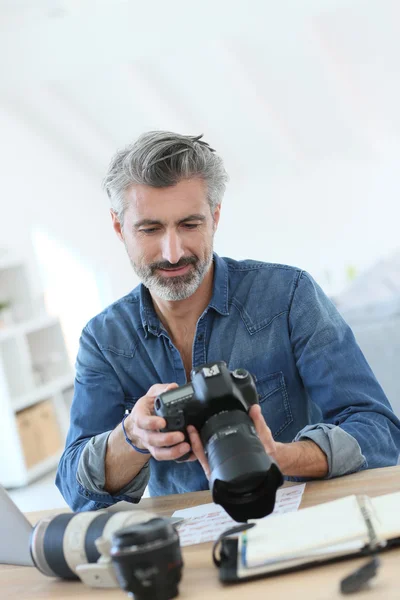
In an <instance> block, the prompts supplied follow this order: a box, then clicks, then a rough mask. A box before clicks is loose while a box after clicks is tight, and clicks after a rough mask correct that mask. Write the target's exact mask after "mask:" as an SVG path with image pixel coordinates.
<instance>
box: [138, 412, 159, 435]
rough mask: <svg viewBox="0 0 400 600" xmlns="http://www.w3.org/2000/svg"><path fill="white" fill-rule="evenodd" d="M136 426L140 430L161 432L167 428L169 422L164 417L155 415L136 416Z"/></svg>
mask: <svg viewBox="0 0 400 600" xmlns="http://www.w3.org/2000/svg"><path fill="white" fill-rule="evenodd" d="M135 425H136V427H137V428H138V429H147V430H149V431H159V430H160V429H164V427H166V426H167V422H166V420H165V419H163V418H162V417H154V416H153V415H142V414H139V415H136V418H135Z"/></svg>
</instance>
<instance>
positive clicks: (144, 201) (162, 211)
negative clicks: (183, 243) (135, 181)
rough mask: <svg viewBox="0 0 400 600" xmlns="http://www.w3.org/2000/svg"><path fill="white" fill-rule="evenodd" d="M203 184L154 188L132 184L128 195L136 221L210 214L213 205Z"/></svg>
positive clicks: (128, 201)
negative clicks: (139, 219)
mask: <svg viewBox="0 0 400 600" xmlns="http://www.w3.org/2000/svg"><path fill="white" fill-rule="evenodd" d="M197 182H198V183H199V184H200V185H181V184H180V183H179V184H177V185H176V186H170V187H164V188H154V187H150V186H145V185H132V186H131V187H130V188H129V189H128V190H127V192H126V200H127V207H126V211H127V212H130V213H131V215H132V216H134V218H135V219H136V218H141V219H143V218H146V219H154V220H156V219H161V218H162V219H165V218H167V217H168V220H170V219H172V218H176V219H182V218H185V217H186V216H188V215H191V214H194V213H198V214H204V215H207V212H209V203H208V199H207V191H206V189H205V186H204V185H201V184H202V183H203V182H199V181H198V180H197Z"/></svg>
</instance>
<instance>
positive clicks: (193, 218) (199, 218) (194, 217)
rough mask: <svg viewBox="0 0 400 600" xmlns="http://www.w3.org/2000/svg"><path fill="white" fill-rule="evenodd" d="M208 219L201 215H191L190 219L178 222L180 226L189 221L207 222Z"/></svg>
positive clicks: (186, 218)
mask: <svg viewBox="0 0 400 600" xmlns="http://www.w3.org/2000/svg"><path fill="white" fill-rule="evenodd" d="M205 220H206V218H205V216H204V215H200V214H194V215H189V216H188V217H185V218H184V219H180V220H179V221H178V225H179V224H180V223H186V222H187V221H205Z"/></svg>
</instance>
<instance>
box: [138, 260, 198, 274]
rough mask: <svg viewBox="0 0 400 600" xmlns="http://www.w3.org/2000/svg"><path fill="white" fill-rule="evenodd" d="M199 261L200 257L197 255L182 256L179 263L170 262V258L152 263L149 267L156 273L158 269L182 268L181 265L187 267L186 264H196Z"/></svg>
mask: <svg viewBox="0 0 400 600" xmlns="http://www.w3.org/2000/svg"><path fill="white" fill-rule="evenodd" d="M197 263H198V258H196V257H195V256H182V258H180V259H179V260H178V262H177V263H170V262H169V261H168V260H163V261H160V262H156V263H151V264H150V265H149V268H150V270H151V272H152V273H154V271H156V270H157V269H180V268H181V267H186V265H196V264H197Z"/></svg>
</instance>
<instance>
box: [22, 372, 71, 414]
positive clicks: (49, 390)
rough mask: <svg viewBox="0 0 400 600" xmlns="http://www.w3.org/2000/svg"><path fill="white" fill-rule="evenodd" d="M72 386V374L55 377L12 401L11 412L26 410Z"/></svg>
mask: <svg viewBox="0 0 400 600" xmlns="http://www.w3.org/2000/svg"><path fill="white" fill-rule="evenodd" d="M73 385H74V376H73V374H72V373H68V374H67V375H62V376H60V377H57V378H56V379H53V380H52V381H49V382H48V383H44V384H43V385H41V386H38V387H37V388H35V389H33V390H31V391H30V392H28V393H27V394H24V395H23V396H19V397H18V398H15V399H14V400H13V401H12V407H13V410H14V411H15V412H17V411H19V410H23V409H24V408H28V406H32V405H33V404H36V403H37V402H39V401H40V400H44V399H46V398H49V397H50V396H55V395H56V394H57V393H58V392H59V391H60V390H64V389H66V388H68V387H70V386H73Z"/></svg>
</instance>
